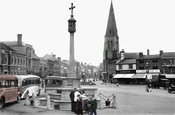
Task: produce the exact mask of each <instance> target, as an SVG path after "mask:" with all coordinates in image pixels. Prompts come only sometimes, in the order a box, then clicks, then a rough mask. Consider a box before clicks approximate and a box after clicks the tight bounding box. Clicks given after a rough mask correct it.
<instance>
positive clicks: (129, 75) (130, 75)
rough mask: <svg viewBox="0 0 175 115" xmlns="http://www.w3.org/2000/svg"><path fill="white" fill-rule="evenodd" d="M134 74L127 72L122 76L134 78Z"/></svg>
mask: <svg viewBox="0 0 175 115" xmlns="http://www.w3.org/2000/svg"><path fill="white" fill-rule="evenodd" d="M133 76H134V74H125V75H124V76H123V77H122V78H133Z"/></svg>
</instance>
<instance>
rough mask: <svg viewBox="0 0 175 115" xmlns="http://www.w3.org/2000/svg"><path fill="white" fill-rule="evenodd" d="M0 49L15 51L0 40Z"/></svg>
mask: <svg viewBox="0 0 175 115" xmlns="http://www.w3.org/2000/svg"><path fill="white" fill-rule="evenodd" d="M0 49H3V50H8V51H13V52H16V51H15V50H14V49H12V48H10V47H9V46H7V45H5V44H4V43H2V42H0Z"/></svg>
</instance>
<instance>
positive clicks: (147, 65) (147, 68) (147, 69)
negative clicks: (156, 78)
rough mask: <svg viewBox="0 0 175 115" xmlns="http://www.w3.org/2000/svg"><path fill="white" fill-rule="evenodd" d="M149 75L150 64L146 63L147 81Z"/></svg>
mask: <svg viewBox="0 0 175 115" xmlns="http://www.w3.org/2000/svg"><path fill="white" fill-rule="evenodd" d="M148 73H149V62H148V61H147V62H146V81H147V80H148Z"/></svg>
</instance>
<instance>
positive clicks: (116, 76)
mask: <svg viewBox="0 0 175 115" xmlns="http://www.w3.org/2000/svg"><path fill="white" fill-rule="evenodd" d="M124 75H125V74H116V75H115V76H114V77H113V78H122V77H123V76H124Z"/></svg>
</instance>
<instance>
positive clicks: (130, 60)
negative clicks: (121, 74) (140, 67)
mask: <svg viewBox="0 0 175 115" xmlns="http://www.w3.org/2000/svg"><path fill="white" fill-rule="evenodd" d="M134 63H136V59H123V60H121V61H120V62H118V63H117V65H119V64H134Z"/></svg>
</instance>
